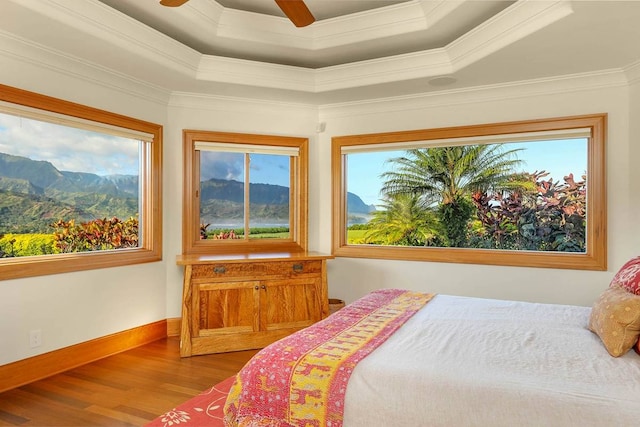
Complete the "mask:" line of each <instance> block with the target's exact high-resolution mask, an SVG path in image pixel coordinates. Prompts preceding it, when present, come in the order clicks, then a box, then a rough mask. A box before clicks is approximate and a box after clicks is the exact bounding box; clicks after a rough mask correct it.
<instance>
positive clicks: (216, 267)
mask: <svg viewBox="0 0 640 427" xmlns="http://www.w3.org/2000/svg"><path fill="white" fill-rule="evenodd" d="M328 258H331V256H328V255H321V254H315V253H285V254H282V253H279V254H250V255H228V256H202V255H201V256H197V255H184V256H180V257H178V264H180V265H184V266H185V272H184V284H183V298H182V326H181V328H182V329H181V337H180V338H181V339H180V355H181V356H183V357H185V356H192V355H197V354H208V353H221V352H227V351H238V350H248V349H255V348H262V347H265V346H267V345H268V344H271V343H272V342H274V341H276V340H278V339H280V338H283V337H285V336H287V335H289V334H291V333H293V332H295V331H297V330H299V329H302V328H304V327H307V326H309V325H311V324H313V323H315V322H317V321H318V320H320V319H323V318H324V317H326V316H327V315H328V313H329V306H328V296H327V274H326V260H327V259H328Z"/></svg>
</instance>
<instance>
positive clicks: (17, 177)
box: [0, 153, 375, 234]
mask: <svg viewBox="0 0 640 427" xmlns="http://www.w3.org/2000/svg"><path fill="white" fill-rule="evenodd" d="M138 186H139V184H138V177H137V176H134V175H109V176H99V175H96V174H92V173H86V172H69V171H60V170H58V169H57V168H56V167H55V166H53V165H52V164H51V163H50V162H46V161H37V160H31V159H29V158H26V157H21V156H13V155H9V154H4V153H0V234H2V233H36V232H40V233H49V232H51V230H52V229H51V227H50V224H51V223H53V222H55V221H57V220H65V221H68V220H70V219H75V220H76V221H77V222H84V221H90V220H93V219H96V218H111V217H114V216H115V217H118V218H120V219H127V218H130V217H132V216H136V215H137V213H138V211H139V208H138V205H137V203H138V188H139V187H138ZM200 190H201V191H200V194H201V201H200V208H201V218H202V221H203V222H205V223H213V224H225V223H226V224H239V223H242V218H243V215H244V208H243V198H244V184H243V183H242V182H239V181H234V180H221V179H210V180H207V181H203V182H201V183H200ZM250 194H251V201H252V204H251V208H250V209H251V210H250V212H251V218H252V219H253V220H254V221H255V222H257V223H265V224H266V223H269V224H278V223H286V222H287V219H288V218H289V188H288V187H283V186H280V185H272V184H251V188H250ZM347 204H348V210H349V214H350V215H352V214H362V215H366V214H369V213H371V212H372V211H373V210H375V208H374V207H373V206H368V205H366V204H365V203H364V202H363V201H362V200H361V199H360V197H358V196H357V195H355V194H353V193H349V194H348V197H347Z"/></svg>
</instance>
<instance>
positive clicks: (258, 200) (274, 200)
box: [200, 178, 375, 225]
mask: <svg viewBox="0 0 640 427" xmlns="http://www.w3.org/2000/svg"><path fill="white" fill-rule="evenodd" d="M249 193H250V199H251V211H250V213H251V218H252V219H253V220H255V221H256V222H258V223H260V222H262V223H286V222H287V220H288V218H289V187H283V186H281V185H273V184H251V188H250V189H249ZM200 197H201V200H200V217H201V220H202V221H203V222H204V223H205V224H233V225H237V224H240V223H242V218H243V216H244V211H243V209H244V206H243V200H244V183H242V182H239V181H234V180H223V179H215V178H214V179H209V180H207V181H202V182H201V183H200ZM347 210H348V211H349V215H352V214H356V215H357V214H361V215H367V214H370V213H371V212H373V211H374V210H375V207H374V206H370V205H367V204H365V203H364V202H363V201H362V199H361V198H360V197H358V196H357V195H356V194H353V193H348V194H347Z"/></svg>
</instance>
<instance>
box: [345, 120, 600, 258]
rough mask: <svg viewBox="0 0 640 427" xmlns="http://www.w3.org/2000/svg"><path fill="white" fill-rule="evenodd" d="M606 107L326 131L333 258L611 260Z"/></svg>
mask: <svg viewBox="0 0 640 427" xmlns="http://www.w3.org/2000/svg"><path fill="white" fill-rule="evenodd" d="M605 130H606V116H605V115H594V116H581V117H572V118H560V119H550V120H536V121H527V122H517V123H500V124H491V125H478V126H468V127H457V128H447V129H432V130H419V131H406V132H393V133H388V134H375V135H356V136H345V137H336V138H334V139H333V158H332V161H333V179H334V203H335V208H334V213H335V216H334V236H333V237H334V252H335V255H339V256H354V257H371V258H390V259H409V260H432V261H442V262H468V263H483V264H503V265H528V266H536V267H555V268H580V269H605V268H606V234H605V224H606V197H605V190H604V189H605V175H604V152H605V151H604V138H605Z"/></svg>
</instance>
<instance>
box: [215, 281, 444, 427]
mask: <svg viewBox="0 0 640 427" xmlns="http://www.w3.org/2000/svg"><path fill="white" fill-rule="evenodd" d="M431 298H433V294H423V293H415V292H410V291H405V290H398V289H383V290H379V291H374V292H372V293H370V294H368V295H367V296H365V297H363V298H361V299H359V300H357V301H356V302H354V303H352V304H350V305H348V306H347V307H345V308H343V309H342V310H340V311H339V313H338V314H336V315H333V316H330V317H328V318H327V319H324V320H322V321H320V322H318V323H316V324H314V325H312V326H310V327H308V328H306V329H304V330H302V331H299V332H296V333H294V334H293V335H290V336H288V337H286V338H284V339H282V340H280V341H277V342H275V343H273V344H271V345H270V346H268V347H266V348H265V349H263V350H262V351H260V352H259V353H258V354H256V355H255V356H254V357H253V358H252V359H251V360H250V361H249V363H247V365H246V366H245V367H244V368H243V369H242V370H241V371H240V372H239V373H238V375H237V376H236V381H235V383H234V384H233V386H232V387H231V390H230V392H229V396H228V398H227V402H226V404H225V407H224V413H225V425H227V426H233V427H250V426H251V427H254V426H255V427H258V426H259V427H299V426H305V427H320V426H331V427H340V426H342V415H343V410H344V408H343V402H344V396H345V392H346V389H347V382H348V380H349V376H350V375H351V372H352V371H353V369H354V368H355V366H356V364H357V363H358V362H359V361H360V360H362V359H363V358H364V357H366V356H367V355H368V354H369V353H371V352H372V351H373V350H374V349H375V348H377V347H378V346H379V345H380V344H382V343H383V342H384V341H385V340H386V339H387V338H388V337H389V336H391V334H393V332H395V331H396V330H397V329H398V328H399V327H400V326H402V324H404V322H406V321H407V320H408V319H409V318H410V317H411V316H413V314H415V313H416V312H417V311H418V310H420V308H422V307H423V306H424V305H425V304H426V303H427V302H428V301H430V300H431Z"/></svg>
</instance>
